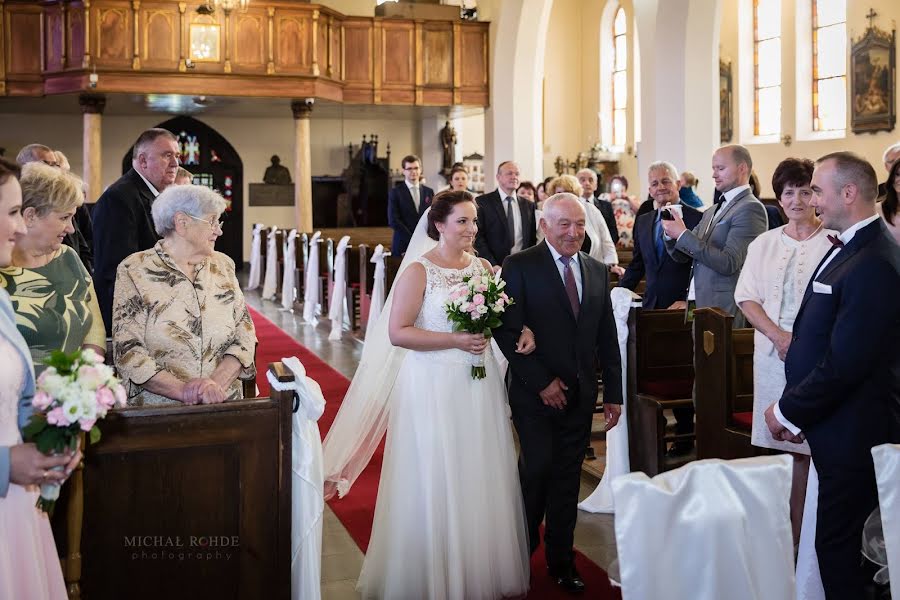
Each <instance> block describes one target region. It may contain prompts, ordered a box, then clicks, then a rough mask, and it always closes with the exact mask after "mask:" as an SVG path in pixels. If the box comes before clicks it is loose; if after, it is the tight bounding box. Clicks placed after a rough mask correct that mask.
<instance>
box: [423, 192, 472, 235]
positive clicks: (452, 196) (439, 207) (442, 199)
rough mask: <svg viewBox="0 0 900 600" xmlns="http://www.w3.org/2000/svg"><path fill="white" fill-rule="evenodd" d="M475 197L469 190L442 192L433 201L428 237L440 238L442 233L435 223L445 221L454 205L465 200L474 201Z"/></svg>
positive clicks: (429, 213)
mask: <svg viewBox="0 0 900 600" xmlns="http://www.w3.org/2000/svg"><path fill="white" fill-rule="evenodd" d="M474 201H475V199H474V198H473V197H472V194H470V193H469V192H465V191H462V192H454V191H451V190H447V191H446V192H441V193H440V194H438V195H437V196H435V197H434V200H432V201H431V210H430V211H429V212H428V237H430V238H431V239H433V240H438V239H440V237H441V234H440V233H439V232H438V230H437V227H435V223H444V222H446V221H447V217H449V216H450V213H452V212H453V207H454V206H456V205H457V204H461V203H463V202H474Z"/></svg>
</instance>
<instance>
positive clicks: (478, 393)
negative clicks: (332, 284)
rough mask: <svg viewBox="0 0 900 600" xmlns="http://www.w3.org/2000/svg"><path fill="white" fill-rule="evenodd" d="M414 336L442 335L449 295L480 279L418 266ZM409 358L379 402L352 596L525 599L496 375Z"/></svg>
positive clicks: (506, 423) (506, 428)
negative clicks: (364, 539) (374, 466)
mask: <svg viewBox="0 0 900 600" xmlns="http://www.w3.org/2000/svg"><path fill="white" fill-rule="evenodd" d="M417 262H419V263H420V264H422V265H423V266H424V267H425V272H426V274H427V283H426V288H425V296H424V300H423V303H422V309H421V311H420V312H419V315H418V317H417V319H416V322H415V326H416V327H418V328H420V329H426V330H429V331H441V332H450V331H452V327H451V324H450V322H449V321H448V320H447V317H446V313H445V309H444V303H445V302H446V300H447V297H448V295H449V291H450V288H451V287H452V286H454V285H455V284H457V283H459V282H461V281H462V278H463V277H464V276H466V275H472V274H475V273H478V272H480V271H481V264H480V263H479V261H478V259H477V258H475V257H472V262H471V263H470V265H469V266H468V267H466V268H465V269H462V270H457V269H445V268H441V267H438V266H437V265H435V264H434V263H432V262H431V261H429V260H428V259H427V258H425V257H421V258H419V259H418V260H417ZM490 352H491V350H490V347H488V350H487V354H486V355H485V356H484V364H485V367H486V369H487V377H486V378H485V379H481V380H473V379H472V377H471V374H470V370H471V366H472V364H473V359H474V358H475V357H474V356H473V355H471V354H469V353H467V352H463V351H461V350H455V349H450V350H439V351H432V352H417V351H408V352H406V353H405V356H403V362H402V364H401V365H400V368H399V371H398V373H397V379H396V382H395V384H394V386H393V390H392V392H391V398H390V406H391V408H390V414H389V420H388V431H387V444H386V448H385V453H384V463H383V465H382V471H381V480H380V483H379V488H378V501H377V505H376V508H375V521H374V523H373V526H372V537H371V540H370V543H369V548H368V552H367V554H366V558H365V562H364V564H363V568H362V572H361V573H360V577H359V582H358V585H357V589H358V590H359V591H360V593H361V594H362V597H363V598H381V599H407V598H408V599H416V600H420V599H421V600H425V599H433V600H444V599H447V600H451V599H453V600H455V599H458V600H479V599H486V600H494V599H499V598H515V597H521V596H524V594H525V593H526V592H527V590H528V581H529V553H528V541H527V534H526V531H525V515H524V507H523V505H522V493H521V490H520V488H519V477H518V472H517V469H516V453H515V447H514V445H513V436H512V429H511V424H510V420H509V405H508V403H507V396H506V388H505V386H504V383H503V377H502V375H501V374H500V373H499V371H498V369H497V366H496V363H495V361H494V360H493V358H492V357H491V356H490Z"/></svg>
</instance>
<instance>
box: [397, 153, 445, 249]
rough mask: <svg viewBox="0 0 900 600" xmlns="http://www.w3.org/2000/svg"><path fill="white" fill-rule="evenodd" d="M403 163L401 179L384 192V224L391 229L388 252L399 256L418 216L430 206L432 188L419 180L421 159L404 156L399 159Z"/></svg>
mask: <svg viewBox="0 0 900 600" xmlns="http://www.w3.org/2000/svg"><path fill="white" fill-rule="evenodd" d="M400 164H401V166H402V167H403V177H404V181H403V183H398V184H397V185H395V186H394V189H392V190H391V191H390V192H389V193H388V225H390V226H391V229H393V230H394V237H393V239H392V241H391V254H393V255H394V256H401V255H403V254H404V253H406V248H407V247H408V246H409V240H411V239H412V234H413V231H415V230H416V225H418V223H419V218H420V217H421V216H422V214H423V213H424V212H425V210H426V209H428V207H429V206H431V199H432V198H434V190H432V189H431V188H430V187H427V186H424V185H420V184H419V176H420V175H421V174H422V161H420V160H419V157H418V156H415V155H412V154H410V155H409V156H404V157H403V160H402V161H401V162H400Z"/></svg>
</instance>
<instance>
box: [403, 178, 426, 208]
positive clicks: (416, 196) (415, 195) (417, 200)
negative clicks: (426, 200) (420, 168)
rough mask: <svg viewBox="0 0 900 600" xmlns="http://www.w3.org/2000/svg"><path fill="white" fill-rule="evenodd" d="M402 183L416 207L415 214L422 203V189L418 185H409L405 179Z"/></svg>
mask: <svg viewBox="0 0 900 600" xmlns="http://www.w3.org/2000/svg"><path fill="white" fill-rule="evenodd" d="M403 183H405V184H406V187H407V188H408V189H409V195H410V196H412V199H413V205H415V207H416V212H419V206H420V205H421V203H422V187H421V186H420V185H419V184H418V183H410V182H408V181H406V180H405V179H404V180H403ZM413 188H415V189H413Z"/></svg>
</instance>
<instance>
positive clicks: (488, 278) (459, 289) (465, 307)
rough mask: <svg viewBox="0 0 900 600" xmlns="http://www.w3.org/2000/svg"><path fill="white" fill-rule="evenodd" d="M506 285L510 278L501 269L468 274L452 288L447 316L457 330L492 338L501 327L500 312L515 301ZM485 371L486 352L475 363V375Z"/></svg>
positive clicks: (476, 377) (483, 373) (475, 376)
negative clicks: (504, 279)
mask: <svg viewBox="0 0 900 600" xmlns="http://www.w3.org/2000/svg"><path fill="white" fill-rule="evenodd" d="M505 287H506V282H505V281H503V280H502V279H501V278H500V271H497V273H496V275H493V276H492V275H491V274H490V273H489V272H488V271H483V272H482V273H481V274H480V275H474V276H470V277H466V278H464V279H463V281H462V282H461V283H459V284H457V285H455V286H454V287H453V288H451V290H450V297H449V298H448V299H447V302H446V303H445V304H444V306H445V308H446V310H447V318H448V319H449V320H450V322H451V323H453V330H454V331H465V332H466V333H481V334H483V335H484V337H486V338H490V337H491V336H492V335H493V331H492V330H494V329H496V328H497V327H500V324H501V321H500V315H502V314H503V313H504V311H506V307H507V306H509V305H510V304H513V299H512V298H510V297H509V296H507V295H506V292H504V291H503V288H505ZM485 375H486V372H485V369H484V355H483V354H482V355H480V356H478V357H477V358H476V363H475V364H474V365H473V366H472V379H484V377H485Z"/></svg>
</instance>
